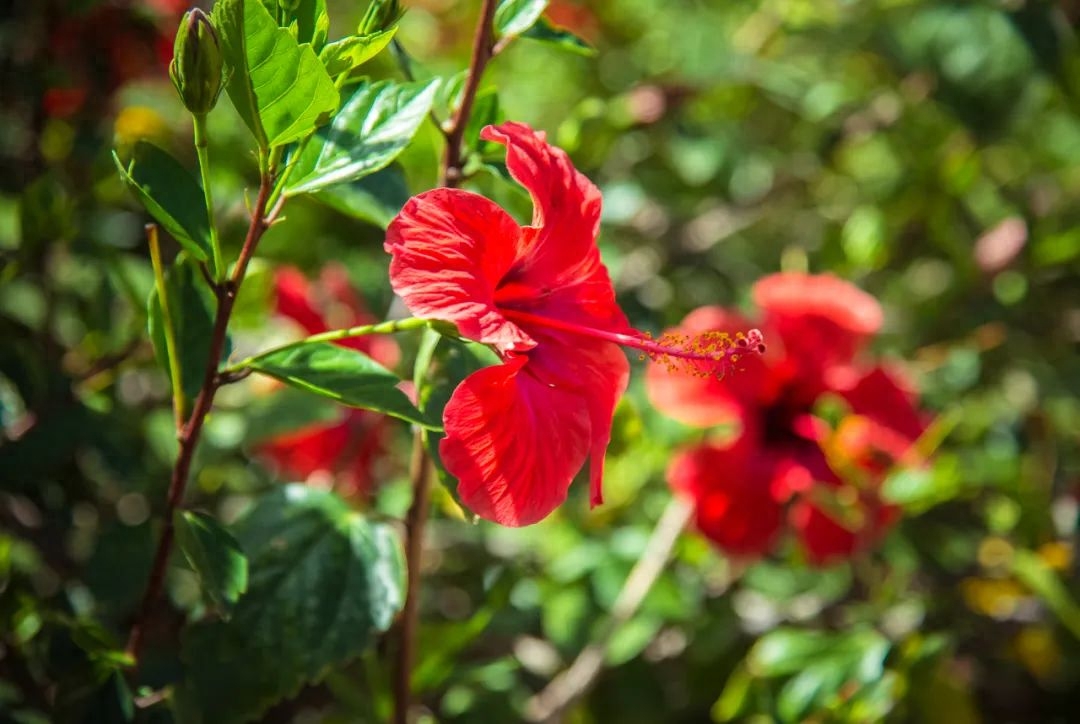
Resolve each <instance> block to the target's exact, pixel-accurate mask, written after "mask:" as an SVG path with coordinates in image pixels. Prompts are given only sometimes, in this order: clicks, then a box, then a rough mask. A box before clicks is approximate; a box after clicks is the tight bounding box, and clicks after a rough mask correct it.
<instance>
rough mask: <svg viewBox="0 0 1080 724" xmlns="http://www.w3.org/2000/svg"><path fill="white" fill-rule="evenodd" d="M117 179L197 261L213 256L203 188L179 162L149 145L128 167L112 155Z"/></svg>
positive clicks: (137, 149) (141, 147) (138, 148)
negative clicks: (120, 180)
mask: <svg viewBox="0 0 1080 724" xmlns="http://www.w3.org/2000/svg"><path fill="white" fill-rule="evenodd" d="M113 161H115V162H116V168H117V169H118V170H119V171H120V177H121V178H122V179H123V180H124V183H125V184H127V187H128V188H129V189H131V192H132V193H133V194H134V195H135V198H137V199H138V200H139V202H140V203H141V204H142V205H143V207H144V208H145V209H146V211H147V212H148V213H149V214H150V215H151V216H153V217H154V219H155V220H156V221H157V222H158V223H159V224H161V226H162V227H163V228H164V229H165V231H167V232H169V233H170V234H172V236H173V238H175V239H176V240H177V241H178V242H180V245H181V246H183V247H184V249H185V250H186V251H187V252H188V253H189V254H191V256H192V257H194V258H195V259H198V260H199V261H206V260H207V259H209V258H210V256H211V255H212V254H213V251H212V248H213V247H211V245H210V219H209V216H208V215H207V213H206V197H205V196H204V195H203V191H202V188H200V186H199V184H198V183H196V181H195V179H194V178H192V176H191V174H189V173H188V171H187V169H186V168H184V167H183V166H181V165H180V162H179V161H177V160H176V159H175V158H173V157H172V156H170V155H169V154H168V153H166V152H165V151H163V150H161V149H160V148H158V147H157V146H155V145H154V144H152V143H147V142H146V141H140V142H139V143H138V144H136V146H135V154H134V157H133V160H132V163H131V166H129V167H125V166H124V164H122V163H121V162H120V157H119V156H117V155H116V152H115V151H114V152H113Z"/></svg>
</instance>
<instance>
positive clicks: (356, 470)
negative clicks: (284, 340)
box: [259, 264, 399, 494]
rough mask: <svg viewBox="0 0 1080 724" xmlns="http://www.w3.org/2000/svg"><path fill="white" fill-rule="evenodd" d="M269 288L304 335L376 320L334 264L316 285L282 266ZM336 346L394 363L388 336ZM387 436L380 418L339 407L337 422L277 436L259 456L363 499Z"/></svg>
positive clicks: (280, 311)
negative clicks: (323, 479)
mask: <svg viewBox="0 0 1080 724" xmlns="http://www.w3.org/2000/svg"><path fill="white" fill-rule="evenodd" d="M274 289H275V305H274V308H275V312H276V313H277V314H278V315H280V316H282V317H284V318H286V319H289V320H291V321H293V322H295V323H296V325H297V326H298V327H299V328H300V330H302V331H303V333H305V334H308V335H311V334H319V333H320V332H326V331H328V330H331V329H340V328H344V327H352V326H356V325H361V324H370V323H372V322H375V321H377V320H376V319H375V318H374V317H373V316H372V315H371V314H370V313H369V312H368V311H367V309H366V308H365V307H364V304H363V302H362V301H361V299H360V297H359V296H358V295H357V294H356V292H355V291H354V290H353V288H352V287H351V285H350V284H349V280H348V276H347V274H346V273H345V270H344V269H343V268H342V267H341V266H338V265H334V264H331V265H327V266H326V267H324V268H323V270H322V272H321V274H320V275H319V280H318V282H317V283H316V284H311V283H309V282H308V280H307V278H306V277H305V276H304V275H303V273H302V272H301V271H300V270H299V269H296V268H294V267H283V268H281V269H279V270H278V271H277V273H276V275H275V279H274ZM337 344H340V345H342V346H343V347H350V348H352V349H356V350H359V351H361V352H364V353H365V354H367V355H369V356H371V358H372V359H374V360H376V361H377V362H379V363H380V364H382V365H384V366H386V367H393V366H394V365H395V364H397V361H398V355H399V352H398V347H397V343H396V342H395V341H394V340H393V339H392V338H390V337H385V336H367V337H352V338H349V339H343V340H341V341H340V342H338V343H337ZM389 433H390V428H389V426H388V421H387V418H386V417H385V416H383V415H380V414H378V413H375V412H371V411H368V410H360V409H356V408H352V407H342V408H341V412H340V416H339V418H338V419H337V420H335V421H332V422H329V423H318V424H315V425H310V426H308V427H304V428H302V429H299V430H295V431H293V432H290V433H287V434H285V435H280V436H278V437H275V438H274V439H272V440H270V441H269V442H267V443H264V444H262V445H260V446H259V451H260V452H261V453H262V454H263V455H265V456H266V457H267V458H269V459H270V460H272V461H273V463H274V464H275V465H276V466H277V467H278V469H279V470H280V471H281V473H283V474H285V475H288V476H295V477H297V478H300V479H303V480H310V479H317V478H319V477H320V476H325V477H328V478H329V479H330V480H331V481H332V482H333V484H334V485H335V486H337V487H339V488H342V489H344V490H350V491H353V492H356V493H360V494H366V493H370V492H371V490H372V487H373V484H374V479H373V466H374V464H375V462H376V461H377V460H378V459H379V458H380V457H381V456H382V454H383V452H384V451H385V448H386V445H387V442H388V435H389Z"/></svg>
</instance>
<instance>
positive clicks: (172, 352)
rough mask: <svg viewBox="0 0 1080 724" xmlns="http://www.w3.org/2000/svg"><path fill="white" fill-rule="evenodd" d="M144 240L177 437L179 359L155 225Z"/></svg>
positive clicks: (179, 423) (180, 388)
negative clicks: (155, 297)
mask: <svg viewBox="0 0 1080 724" xmlns="http://www.w3.org/2000/svg"><path fill="white" fill-rule="evenodd" d="M146 240H147V242H148V243H149V245H150V265H151V266H153V268H154V284H155V285H156V286H157V296H158V305H159V306H160V307H161V322H162V324H163V325H164V329H163V330H162V333H163V334H164V335H165V355H166V356H167V357H168V358H169V383H170V384H171V385H172V403H173V418H174V419H175V420H176V434H177V435H179V434H180V432H181V431H182V430H183V428H184V418H185V410H184V388H183V386H182V378H181V376H180V359H179V357H177V355H176V352H177V350H176V327H175V325H174V324H173V316H172V310H171V309H170V308H169V289H168V287H167V286H165V268H164V266H162V264H161V245H160V244H159V243H158V228H157V224H147V225H146Z"/></svg>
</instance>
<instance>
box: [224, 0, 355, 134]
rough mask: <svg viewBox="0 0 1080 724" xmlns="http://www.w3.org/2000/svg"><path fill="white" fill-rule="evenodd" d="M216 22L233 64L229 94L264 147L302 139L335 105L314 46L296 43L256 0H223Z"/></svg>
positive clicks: (330, 84) (336, 98)
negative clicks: (313, 48)
mask: <svg viewBox="0 0 1080 724" xmlns="http://www.w3.org/2000/svg"><path fill="white" fill-rule="evenodd" d="M214 24H215V26H216V27H217V28H218V30H219V31H220V33H221V41H222V48H223V49H224V51H225V59H226V61H227V62H228V63H229V66H230V67H231V69H232V75H231V77H230V80H229V98H230V99H232V102H233V105H234V106H236V110H237V112H238V113H239V114H240V117H241V118H242V119H243V120H244V123H245V124H247V127H248V128H249V129H251V132H252V133H253V134H255V138H256V140H257V141H258V142H259V146H260V147H262V148H272V147H274V146H282V145H284V144H286V143H291V142H292V141H297V140H300V139H301V138H304V137H305V136H307V135H308V134H309V133H311V131H313V130H315V129H316V128H317V127H319V126H321V125H323V124H324V123H326V122H327V121H328V120H329V119H330V116H331V115H332V114H333V113H334V111H336V110H337V108H338V104H339V103H340V100H341V99H340V97H339V95H338V91H337V88H335V87H334V81H333V80H331V78H330V76H329V75H327V73H326V69H325V68H323V65H322V63H320V62H319V59H318V57H316V55H315V51H314V50H312V48H311V45H309V44H307V43H304V44H298V43H297V41H296V39H294V38H293V37H292V35H291V34H290V33H289V31H288V30H285V29H284V28H279V27H278V26H277V23H275V22H274V19H273V18H272V17H271V16H270V14H269V13H268V12H267V11H266V8H264V7H263V6H262V4H261V3H259V2H258V1H257V0H220V1H219V2H218V3H217V5H216V6H215V7H214Z"/></svg>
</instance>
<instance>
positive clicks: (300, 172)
mask: <svg viewBox="0 0 1080 724" xmlns="http://www.w3.org/2000/svg"><path fill="white" fill-rule="evenodd" d="M437 83H438V82H437V81H428V82H425V83H396V82H394V81H380V82H377V83H362V84H360V86H358V87H357V89H356V90H355V91H354V92H353V95H352V97H351V98H350V99H349V100H348V102H347V103H346V104H345V106H344V107H343V108H342V109H341V112H339V113H338V114H337V116H336V117H335V118H334V123H333V124H332V125H331V126H330V127H329V128H326V129H323V130H322V131H320V132H319V133H318V134H317V135H316V136H315V137H314V138H312V139H311V141H309V142H308V143H307V145H306V146H305V147H304V149H303V151H301V153H300V156H299V158H297V159H296V160H295V161H290V163H295V166H294V167H293V171H292V177H291V179H290V182H289V188H288V193H289V194H300V193H311V192H313V191H318V190H319V189H323V188H326V187H327V186H332V185H334V184H340V183H345V182H347V181H355V180H356V179H359V178H362V177H363V176H366V175H368V174H371V173H374V172H375V171H378V170H379V169H381V168H385V167H386V166H387V165H388V164H389V163H390V162H391V161H393V160H394V159H395V158H396V157H397V155H398V154H399V153H401V152H402V151H403V150H404V149H405V146H407V145H408V144H409V141H410V140H412V137H413V135H414V134H415V133H416V130H417V129H418V128H419V127H420V124H421V123H423V122H424V118H425V117H426V116H427V113H428V111H429V110H431V103H432V101H433V100H434V97H435V88H436V85H437Z"/></svg>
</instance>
